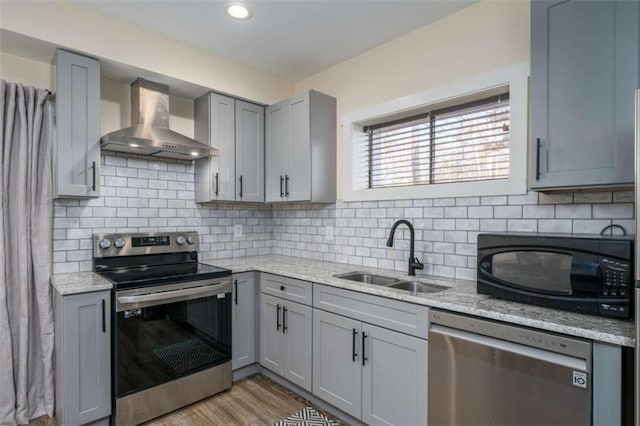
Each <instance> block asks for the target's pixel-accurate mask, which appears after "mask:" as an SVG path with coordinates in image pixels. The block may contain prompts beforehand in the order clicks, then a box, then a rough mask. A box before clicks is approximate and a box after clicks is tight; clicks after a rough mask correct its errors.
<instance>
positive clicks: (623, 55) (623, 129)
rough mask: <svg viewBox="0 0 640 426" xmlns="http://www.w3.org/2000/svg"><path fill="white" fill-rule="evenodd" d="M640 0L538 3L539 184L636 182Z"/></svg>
mask: <svg viewBox="0 0 640 426" xmlns="http://www.w3.org/2000/svg"><path fill="white" fill-rule="evenodd" d="M639 34H640V2H638V1H625V0H611V1H582V0H560V1H559V0H552V1H548V0H540V1H533V2H531V90H530V97H531V143H530V147H531V155H530V158H531V161H532V164H531V166H530V172H531V178H530V186H531V188H533V189H539V190H545V189H561V188H572V187H589V186H603V185H624V184H632V183H633V179H634V163H633V158H634V143H633V137H634V91H635V89H637V88H638V87H639V86H640V68H639V64H640V60H639V52H640V35H639Z"/></svg>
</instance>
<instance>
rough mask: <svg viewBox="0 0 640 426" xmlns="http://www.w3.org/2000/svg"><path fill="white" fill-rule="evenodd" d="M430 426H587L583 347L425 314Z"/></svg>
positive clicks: (587, 354) (587, 370)
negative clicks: (427, 324)
mask: <svg viewBox="0 0 640 426" xmlns="http://www.w3.org/2000/svg"><path fill="white" fill-rule="evenodd" d="M429 319H430V328H429V356H428V365H429V368H428V372H429V386H428V395H429V396H428V407H429V426H436V425H589V424H591V422H592V420H591V411H592V410H591V408H592V407H591V399H592V397H591V395H592V383H591V382H592V375H591V365H592V362H591V356H592V344H591V342H590V341H586V340H581V339H574V338H567V337H563V336H557V335H554V334H547V333H541V332H537V331H533V330H529V329H526V328H522V327H516V326H511V325H506V324H502V323H497V322H493V321H488V320H480V319H476V318H472V317H467V316H463V315H455V314H451V313H448V312H442V311H435V310H432V311H431V313H430V315H429Z"/></svg>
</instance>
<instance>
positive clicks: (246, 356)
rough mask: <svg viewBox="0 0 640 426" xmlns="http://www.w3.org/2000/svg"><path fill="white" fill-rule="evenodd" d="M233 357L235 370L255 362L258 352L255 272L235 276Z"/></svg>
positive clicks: (232, 311)
mask: <svg viewBox="0 0 640 426" xmlns="http://www.w3.org/2000/svg"><path fill="white" fill-rule="evenodd" d="M232 303H233V305H232V310H231V313H232V330H233V336H232V348H231V353H232V358H231V363H232V367H233V369H234V370H237V369H239V368H242V367H245V366H247V365H250V364H253V363H255V362H256V360H257V354H256V338H257V334H256V280H255V274H254V273H253V272H246V273H242V274H235V275H234V276H233V302H232Z"/></svg>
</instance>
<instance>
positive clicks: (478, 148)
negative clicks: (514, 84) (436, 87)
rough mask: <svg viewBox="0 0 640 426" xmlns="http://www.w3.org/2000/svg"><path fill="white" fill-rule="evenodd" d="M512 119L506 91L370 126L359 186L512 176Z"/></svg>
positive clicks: (364, 141)
mask: <svg viewBox="0 0 640 426" xmlns="http://www.w3.org/2000/svg"><path fill="white" fill-rule="evenodd" d="M509 119H510V105H509V94H508V93H502V94H499V95H495V96H491V97H487V98H484V99H480V100H475V101H473V102H466V103H463V104H458V105H454V106H449V107H447V108H442V109H435V110H432V111H429V112H426V113H421V114H420V115H414V116H411V117H408V118H403V119H399V120H394V121H391V122H383V123H379V124H375V125H370V126H365V127H364V128H363V131H364V134H363V136H362V138H360V141H359V142H358V143H360V144H361V145H362V146H363V149H361V150H360V151H359V152H360V155H361V157H362V158H360V159H356V160H357V161H359V162H360V163H361V165H363V166H364V167H360V168H359V170H361V172H362V175H361V176H359V177H356V180H357V182H358V183H357V184H356V188H357V189H375V188H391V187H399V186H412V185H432V184H442V183H457V182H474V181H485V180H497V179H508V178H509V157H510V156H509V135H510V132H509ZM358 187H359V188H358Z"/></svg>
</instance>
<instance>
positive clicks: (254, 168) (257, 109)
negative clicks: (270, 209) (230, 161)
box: [236, 101, 264, 202]
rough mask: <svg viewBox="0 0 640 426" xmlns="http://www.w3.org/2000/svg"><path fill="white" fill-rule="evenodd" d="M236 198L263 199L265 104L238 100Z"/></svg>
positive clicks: (260, 200)
mask: <svg viewBox="0 0 640 426" xmlns="http://www.w3.org/2000/svg"><path fill="white" fill-rule="evenodd" d="M236 182H237V185H236V188H237V191H236V194H237V196H236V200H238V201H253V202H264V107H262V106H259V105H255V104H250V103H248V102H244V101H236Z"/></svg>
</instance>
